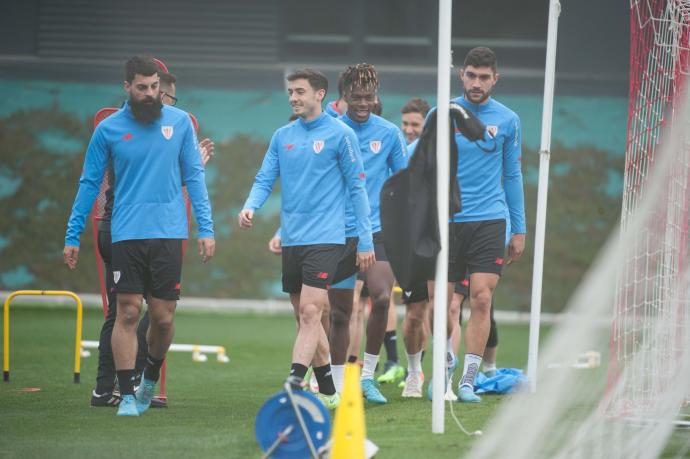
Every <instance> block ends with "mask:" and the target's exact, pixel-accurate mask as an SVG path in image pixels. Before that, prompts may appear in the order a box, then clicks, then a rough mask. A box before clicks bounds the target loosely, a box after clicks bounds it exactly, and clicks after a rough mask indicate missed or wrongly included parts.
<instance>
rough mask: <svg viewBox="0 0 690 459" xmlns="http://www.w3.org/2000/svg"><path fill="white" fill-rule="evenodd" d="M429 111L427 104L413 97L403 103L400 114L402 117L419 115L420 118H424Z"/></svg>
mask: <svg viewBox="0 0 690 459" xmlns="http://www.w3.org/2000/svg"><path fill="white" fill-rule="evenodd" d="M429 110H431V106H430V105H429V102H427V101H426V100H424V99H422V98H420V97H413V98H412V99H410V100H408V101H407V102H405V105H403V108H401V109H400V113H402V114H403V115H404V114H405V113H421V115H422V116H424V117H426V114H427V113H429Z"/></svg>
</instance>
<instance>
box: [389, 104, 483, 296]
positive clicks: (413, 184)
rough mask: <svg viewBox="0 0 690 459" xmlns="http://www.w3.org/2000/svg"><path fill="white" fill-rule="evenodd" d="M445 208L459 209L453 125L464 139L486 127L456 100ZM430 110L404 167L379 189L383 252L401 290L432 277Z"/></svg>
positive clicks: (434, 231)
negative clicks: (413, 152) (448, 187)
mask: <svg viewBox="0 0 690 459" xmlns="http://www.w3.org/2000/svg"><path fill="white" fill-rule="evenodd" d="M450 121H451V122H450V129H449V133H448V135H449V137H450V170H449V171H448V180H449V184H450V199H449V204H450V206H449V211H450V214H451V215H453V214H455V213H457V212H460V208H461V200H460V188H459V186H458V181H457V180H456V171H457V164H458V148H457V144H456V142H455V131H456V129H458V130H459V131H460V132H461V133H462V134H463V135H464V136H465V137H467V138H468V139H470V140H478V139H481V138H483V136H484V133H485V132H486V127H485V126H484V125H483V124H482V122H481V121H479V120H478V119H477V118H476V117H475V116H474V115H472V113H471V112H468V111H467V110H465V109H464V108H463V107H461V106H460V105H457V104H451V107H450ZM436 163H437V161H436V111H433V112H432V113H431V114H430V115H429V118H428V120H427V122H426V124H425V126H424V130H423V132H422V135H421V137H420V139H419V143H418V144H417V148H416V149H415V154H414V156H412V158H411V159H410V163H409V165H408V167H407V169H403V170H401V171H399V172H398V173H397V174H395V175H393V176H392V177H390V178H389V179H388V180H387V181H386V183H385V184H384V186H383V189H382V190H381V229H382V230H383V234H384V246H385V248H386V256H387V257H388V261H389V262H390V264H391V267H392V269H393V273H394V274H395V278H396V279H397V281H398V284H399V285H400V287H402V289H403V290H411V289H412V288H413V286H415V285H419V283H421V282H424V281H426V280H427V279H428V278H432V277H433V273H434V270H435V265H436V256H437V255H438V252H439V250H440V249H441V243H440V233H439V228H438V212H437V204H436Z"/></svg>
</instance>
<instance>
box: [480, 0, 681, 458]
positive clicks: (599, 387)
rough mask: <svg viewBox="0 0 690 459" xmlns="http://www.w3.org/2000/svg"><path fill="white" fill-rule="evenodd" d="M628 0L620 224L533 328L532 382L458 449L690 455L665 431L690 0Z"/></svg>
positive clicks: (673, 360)
mask: <svg viewBox="0 0 690 459" xmlns="http://www.w3.org/2000/svg"><path fill="white" fill-rule="evenodd" d="M630 6H631V9H630V16H631V53H630V56H631V59H630V100H629V119H628V139H627V146H626V162H625V173H624V191H623V204H622V215H621V224H620V228H618V229H616V230H615V231H614V233H613V234H612V236H611V237H610V240H609V241H608V243H607V244H606V246H605V247H604V249H603V250H602V252H601V253H600V254H599V256H598V257H597V260H595V261H594V263H593V265H592V267H591V269H590V271H589V272H588V274H587V275H586V276H585V278H584V279H583V281H582V283H581V284H580V286H579V287H578V289H577V290H576V292H575V294H574V295H573V297H572V298H571V300H570V302H569V304H568V307H567V308H566V311H565V313H564V315H563V320H562V321H561V322H559V323H558V324H557V325H556V326H554V327H553V329H552V330H551V332H550V334H549V336H548V339H547V340H545V343H544V344H543V346H542V350H541V352H540V359H539V368H538V380H539V387H538V391H537V393H536V394H534V395H526V394H525V395H518V396H515V397H512V398H511V399H510V400H508V401H507V402H506V403H504V405H503V406H502V407H501V409H500V410H499V412H498V414H497V415H496V417H495V419H494V421H493V422H492V423H491V424H490V425H489V426H488V428H487V429H486V433H487V434H486V435H485V436H484V437H483V438H482V439H481V440H480V441H479V442H477V444H476V445H475V447H474V448H473V450H472V451H471V452H470V453H469V457H472V458H489V457H503V456H506V455H509V456H510V457H515V458H591V457H607V458H655V457H659V456H661V455H662V453H663V456H664V457H688V455H690V436H688V435H687V431H686V432H684V434H683V435H681V436H680V438H681V439H680V441H678V436H673V438H672V440H675V441H671V443H669V439H670V438H671V436H672V434H673V433H674V431H675V429H676V428H678V427H679V426H690V422H688V419H687V417H685V416H684V413H687V412H688V409H687V408H686V405H687V397H688V394H690V269H688V264H689V263H688V255H689V252H690V243H689V238H688V231H689V230H688V224H689V216H688V209H689V204H690V189H689V186H688V185H690V103H689V102H690V97H689V94H688V91H687V88H686V82H687V78H688V73H690V72H689V65H690V61H689V57H690V0H683V1H680V0H633V1H631V3H630ZM573 243H574V244H576V241H573ZM546 288H548V286H546ZM584 353H589V354H597V353H598V354H600V355H601V356H602V359H601V362H602V363H603V364H602V366H601V367H597V364H596V362H591V363H592V364H591V365H587V364H585V365H583V362H582V361H581V360H578V357H579V356H581V355H582V354H584ZM583 367H584V369H583ZM588 367H589V368H588ZM466 423H469V422H466ZM468 427H469V428H470V429H472V428H473V427H474V426H471V425H470V426H468Z"/></svg>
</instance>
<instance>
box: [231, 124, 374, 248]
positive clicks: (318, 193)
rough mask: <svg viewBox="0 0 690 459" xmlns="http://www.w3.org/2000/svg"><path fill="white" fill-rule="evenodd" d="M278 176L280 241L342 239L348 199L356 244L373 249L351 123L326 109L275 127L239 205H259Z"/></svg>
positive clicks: (299, 242) (338, 241)
mask: <svg viewBox="0 0 690 459" xmlns="http://www.w3.org/2000/svg"><path fill="white" fill-rule="evenodd" d="M279 176H280V177H282V181H281V201H282V204H281V211H280V220H281V224H280V230H281V235H282V245H283V246H295V245H312V244H329V243H332V244H344V243H345V206H346V202H347V201H350V200H351V201H352V203H353V205H354V206H353V207H354V214H355V215H356V217H357V218H356V220H357V235H358V236H359V249H358V250H359V251H361V252H368V251H371V250H373V247H374V245H373V242H372V236H371V223H370V220H369V213H370V210H369V201H368V199H367V193H366V189H365V185H364V183H365V181H364V178H365V175H364V166H363V165H362V159H361V155H360V154H359V147H358V145H357V138H356V136H355V134H354V132H352V129H350V128H348V127H347V126H345V125H344V124H343V123H342V122H340V121H338V120H336V119H335V118H333V117H332V116H329V115H327V114H326V113H322V114H321V115H320V116H319V117H318V118H316V119H315V120H313V121H310V122H305V121H304V120H302V119H301V118H299V119H297V120H295V121H293V122H292V123H290V124H288V125H286V126H283V127H282V128H280V129H278V130H277V131H276V132H275V133H274V134H273V138H272V139H271V143H270V145H269V147H268V151H267V152H266V156H265V157H264V161H263V164H262V165H261V169H260V170H259V172H258V174H257V175H256V178H255V180H254V185H253V186H252V190H251V192H250V193H249V197H248V198H247V201H246V202H245V204H244V208H245V209H252V210H256V209H258V208H260V207H261V206H262V205H263V203H264V202H265V201H266V199H267V198H268V196H269V195H270V194H271V190H272V189H273V184H274V183H275V181H276V179H277V178H278V177H279ZM348 193H349V199H348Z"/></svg>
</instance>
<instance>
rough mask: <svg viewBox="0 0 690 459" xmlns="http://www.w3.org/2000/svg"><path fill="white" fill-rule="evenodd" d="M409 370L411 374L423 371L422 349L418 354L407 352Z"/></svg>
mask: <svg viewBox="0 0 690 459" xmlns="http://www.w3.org/2000/svg"><path fill="white" fill-rule="evenodd" d="M407 372H408V373H410V374H412V373H414V374H419V373H421V372H422V351H419V352H417V353H416V354H407Z"/></svg>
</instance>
